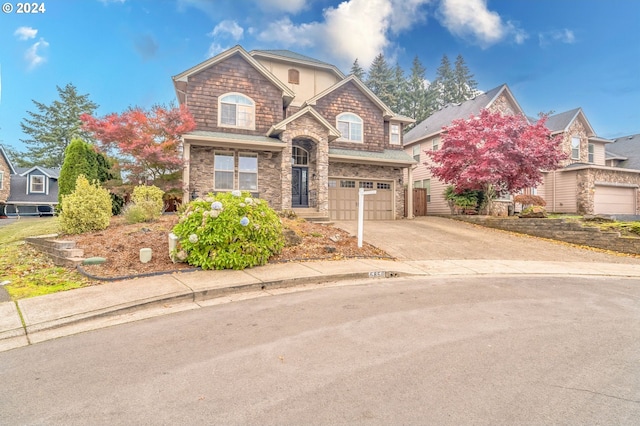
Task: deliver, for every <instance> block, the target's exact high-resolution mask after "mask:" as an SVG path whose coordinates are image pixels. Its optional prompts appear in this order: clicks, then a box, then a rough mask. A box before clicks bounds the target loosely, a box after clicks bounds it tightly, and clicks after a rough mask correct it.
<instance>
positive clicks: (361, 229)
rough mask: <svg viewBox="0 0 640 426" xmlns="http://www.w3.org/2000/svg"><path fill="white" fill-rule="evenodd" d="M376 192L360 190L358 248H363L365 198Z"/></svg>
mask: <svg viewBox="0 0 640 426" xmlns="http://www.w3.org/2000/svg"><path fill="white" fill-rule="evenodd" d="M376 192H378V191H376V190H373V191H365V190H364V188H360V189H359V190H358V247H362V234H363V232H364V196H365V195H373V194H375V193H376Z"/></svg>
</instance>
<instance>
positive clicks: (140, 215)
mask: <svg viewBox="0 0 640 426" xmlns="http://www.w3.org/2000/svg"><path fill="white" fill-rule="evenodd" d="M144 204H145V203H142V204H134V203H129V204H127V205H126V206H124V208H123V209H122V215H123V216H124V220H125V221H126V222H127V223H142V222H151V221H152V220H153V219H154V218H153V217H151V215H150V214H149V211H148V210H147V209H146V208H145V206H144Z"/></svg>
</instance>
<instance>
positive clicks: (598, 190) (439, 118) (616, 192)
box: [404, 85, 640, 214]
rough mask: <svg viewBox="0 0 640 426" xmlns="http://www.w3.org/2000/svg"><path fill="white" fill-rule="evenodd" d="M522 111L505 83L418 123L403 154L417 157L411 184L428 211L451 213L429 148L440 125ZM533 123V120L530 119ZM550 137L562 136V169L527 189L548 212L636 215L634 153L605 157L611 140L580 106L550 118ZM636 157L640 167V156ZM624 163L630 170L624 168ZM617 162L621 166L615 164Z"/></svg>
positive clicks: (638, 174)
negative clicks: (422, 191)
mask: <svg viewBox="0 0 640 426" xmlns="http://www.w3.org/2000/svg"><path fill="white" fill-rule="evenodd" d="M485 108H486V109H489V110H492V111H496V110H498V111H502V112H503V113H508V114H522V115H524V112H523V111H522V109H521V108H520V107H519V106H518V102H517V101H516V100H515V98H514V97H513V94H512V93H511V91H510V90H509V89H508V87H507V86H506V85H502V86H499V87H497V88H495V89H492V90H490V91H488V92H486V93H484V94H482V95H479V96H476V97H475V98H473V99H471V100H468V101H466V102H463V103H461V104H456V105H448V106H446V107H444V108H442V109H441V110H439V111H437V112H435V113H434V114H433V115H432V116H430V117H429V118H427V119H426V120H425V121H423V122H422V123H420V124H418V125H416V126H415V127H414V128H413V129H411V130H410V131H409V132H408V133H407V134H406V135H405V137H404V140H405V142H404V147H405V152H407V153H408V154H410V155H413V156H414V158H415V159H416V160H417V161H419V164H418V166H417V167H416V169H415V170H414V172H413V179H412V182H413V186H414V187H423V188H427V191H428V194H429V195H428V197H429V202H428V207H427V214H449V213H450V209H449V207H448V205H447V203H446V201H445V200H444V196H443V195H442V193H443V191H444V189H445V187H446V185H445V184H444V183H442V182H441V181H438V180H437V179H434V178H432V177H431V175H430V172H429V169H428V167H427V166H426V165H425V164H424V163H425V162H427V161H428V158H427V156H426V154H425V150H431V149H438V148H439V147H440V144H441V135H442V128H443V127H445V126H448V125H450V124H451V122H452V121H453V120H455V119H459V118H464V119H466V118H469V117H470V116H471V115H476V114H478V113H479V112H480V111H481V110H482V109H485ZM529 120H530V121H532V120H533V119H529ZM546 126H547V128H548V129H549V130H550V131H551V134H552V135H560V137H561V138H562V146H563V149H564V151H565V152H566V153H567V156H568V158H567V160H565V161H564V162H563V164H561V167H560V168H559V169H558V170H555V171H551V172H546V173H543V183H542V184H541V185H540V186H538V187H537V188H531V189H530V190H528V191H529V192H531V193H533V194H536V195H539V196H542V197H543V198H544V199H545V201H546V203H547V210H548V211H551V212H558V213H579V214H637V213H638V211H639V205H638V202H639V198H640V197H638V188H639V186H640V170H638V169H639V168H640V167H636V165H633V164H635V163H631V162H629V159H628V158H627V155H635V153H634V152H632V151H624V150H622V149H620V150H618V151H614V152H615V154H613V153H609V154H607V155H605V152H607V151H608V148H605V147H606V146H607V145H608V144H611V143H612V142H613V141H611V140H608V139H604V138H601V137H598V136H597V135H596V133H595V131H594V130H593V128H592V127H591V124H590V123H589V121H588V120H587V117H586V116H585V114H584V112H583V111H582V109H581V108H576V109H573V110H571V111H566V112H563V113H560V114H555V115H552V116H550V117H548V119H547V123H546ZM637 158H638V160H637V161H638V162H639V164H637V166H640V157H637ZM621 164H628V165H629V166H630V167H632V168H626V169H624V170H623V169H622V167H625V166H622V167H620V165H621ZM612 165H616V166H618V167H612Z"/></svg>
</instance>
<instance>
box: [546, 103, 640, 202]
mask: <svg viewBox="0 0 640 426" xmlns="http://www.w3.org/2000/svg"><path fill="white" fill-rule="evenodd" d="M547 127H548V128H549V130H551V133H552V134H553V135H561V137H562V144H563V148H564V151H565V152H566V153H567V154H568V156H569V158H568V159H567V160H566V161H565V163H564V164H563V167H562V168H560V169H558V170H556V171H554V172H548V173H545V174H544V177H545V179H544V184H543V185H542V186H541V187H539V188H538V194H539V195H541V196H542V197H544V199H545V200H546V202H547V210H549V211H553V212H559V213H579V214H637V213H638V208H639V205H638V198H639V197H638V188H639V187H640V167H638V168H625V169H621V168H619V167H612V166H611V165H610V164H612V163H613V162H615V161H616V160H615V158H614V157H611V156H610V158H609V161H607V155H606V151H608V150H609V145H610V144H611V143H612V142H613V141H612V140H609V139H605V138H601V137H598V136H597V135H596V133H595V131H594V130H593V128H592V127H591V124H589V120H588V119H587V117H586V116H585V114H584V112H583V111H582V108H576V109H573V110H571V111H566V112H563V113H561V114H556V115H553V116H550V117H549V118H548V120H547ZM621 154H623V155H624V152H621ZM636 161H640V158H638V159H637V160H636Z"/></svg>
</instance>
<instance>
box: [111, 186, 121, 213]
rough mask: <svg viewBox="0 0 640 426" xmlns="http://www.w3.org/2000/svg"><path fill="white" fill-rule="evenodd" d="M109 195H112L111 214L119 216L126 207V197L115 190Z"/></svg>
mask: <svg viewBox="0 0 640 426" xmlns="http://www.w3.org/2000/svg"><path fill="white" fill-rule="evenodd" d="M109 196H110V197H111V214H112V215H113V216H118V215H119V214H120V213H122V209H124V197H122V196H121V195H119V194H116V193H113V192H110V193H109Z"/></svg>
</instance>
